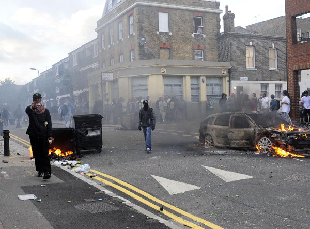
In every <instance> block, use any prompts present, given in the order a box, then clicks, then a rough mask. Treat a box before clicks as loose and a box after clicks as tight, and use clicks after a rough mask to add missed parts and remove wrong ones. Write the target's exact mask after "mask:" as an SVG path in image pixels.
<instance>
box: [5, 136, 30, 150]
mask: <svg viewBox="0 0 310 229" xmlns="http://www.w3.org/2000/svg"><path fill="white" fill-rule="evenodd" d="M10 137H11V138H12V139H14V140H15V141H18V142H20V143H22V144H23V145H25V146H27V147H31V145H30V143H29V141H26V140H24V139H22V138H20V137H18V136H16V135H13V134H10Z"/></svg>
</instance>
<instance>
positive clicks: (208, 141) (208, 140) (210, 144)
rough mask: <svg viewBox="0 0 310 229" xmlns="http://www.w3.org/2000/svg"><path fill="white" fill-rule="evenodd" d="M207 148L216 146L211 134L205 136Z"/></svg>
mask: <svg viewBox="0 0 310 229" xmlns="http://www.w3.org/2000/svg"><path fill="white" fill-rule="evenodd" d="M204 139H205V142H204V143H205V148H211V147H213V146H214V143H213V139H212V136H211V135H210V134H206V135H205V138H204Z"/></svg>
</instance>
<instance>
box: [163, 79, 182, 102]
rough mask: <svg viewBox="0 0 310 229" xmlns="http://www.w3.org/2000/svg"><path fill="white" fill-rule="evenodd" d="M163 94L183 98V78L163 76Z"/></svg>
mask: <svg viewBox="0 0 310 229" xmlns="http://www.w3.org/2000/svg"><path fill="white" fill-rule="evenodd" d="M164 93H165V95H168V96H170V97H173V96H180V97H183V77H181V76H164Z"/></svg>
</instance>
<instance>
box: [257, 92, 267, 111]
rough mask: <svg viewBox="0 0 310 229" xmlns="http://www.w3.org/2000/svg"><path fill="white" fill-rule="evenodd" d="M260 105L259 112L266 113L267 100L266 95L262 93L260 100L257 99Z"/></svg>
mask: <svg viewBox="0 0 310 229" xmlns="http://www.w3.org/2000/svg"><path fill="white" fill-rule="evenodd" d="M259 102H260V104H261V106H260V107H261V112H268V111H269V98H268V97H267V96H266V93H263V96H262V98H260V99H259Z"/></svg>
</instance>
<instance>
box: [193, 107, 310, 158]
mask: <svg viewBox="0 0 310 229" xmlns="http://www.w3.org/2000/svg"><path fill="white" fill-rule="evenodd" d="M199 133H200V136H199V140H200V142H201V143H202V144H204V145H205V147H206V148H210V147H213V146H218V147H232V148H249V149H257V150H258V151H259V152H263V153H271V154H273V155H275V156H280V157H304V156H305V155H307V154H309V153H310V132H309V131H306V130H304V129H302V128H298V127H294V126H290V125H289V123H287V122H286V121H285V120H284V119H282V118H281V117H280V116H278V115H277V114H273V113H259V112H253V113H243V112H237V113H235V112H225V113H219V114H213V115H210V116H208V117H207V118H206V119H205V120H204V121H202V122H201V124H200V129H199Z"/></svg>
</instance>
